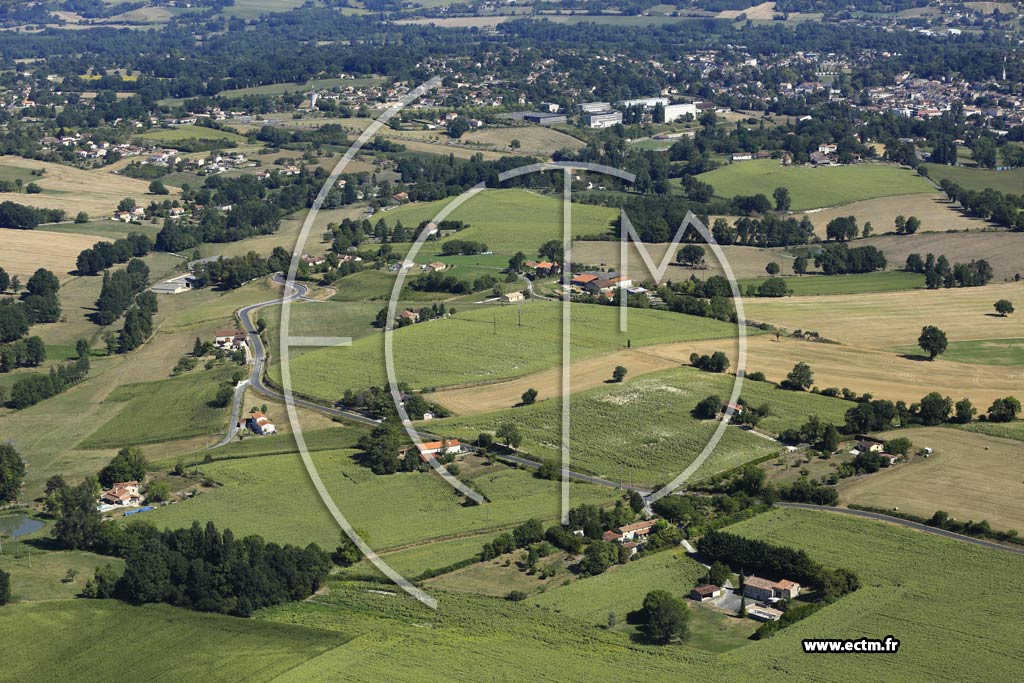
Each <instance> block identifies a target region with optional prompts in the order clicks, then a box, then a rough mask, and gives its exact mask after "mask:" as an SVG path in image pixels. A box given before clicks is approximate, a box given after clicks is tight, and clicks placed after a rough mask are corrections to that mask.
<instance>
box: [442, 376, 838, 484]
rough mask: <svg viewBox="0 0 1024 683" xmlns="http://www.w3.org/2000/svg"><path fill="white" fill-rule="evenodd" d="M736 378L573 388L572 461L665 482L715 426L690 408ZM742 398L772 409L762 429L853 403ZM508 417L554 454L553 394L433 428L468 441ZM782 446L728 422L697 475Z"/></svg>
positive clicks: (757, 387) (538, 448)
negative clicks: (517, 405)
mask: <svg viewBox="0 0 1024 683" xmlns="http://www.w3.org/2000/svg"><path fill="white" fill-rule="evenodd" d="M733 380H734V378H733V377H732V376H729V375H719V374H714V373H704V372H700V371H699V370H695V369H692V368H676V369H673V370H667V371H664V372H661V373H657V374H651V375H646V376H644V377H641V378H639V379H635V380H632V381H626V382H625V383H623V384H610V385H607V386H605V387H602V388H599V389H591V390H589V391H584V392H580V393H575V394H573V397H572V401H571V403H570V409H571V423H570V446H571V449H572V456H571V457H572V462H573V467H578V468H580V469H583V470H586V471H590V472H594V473H596V474H600V475H602V476H605V477H607V478H611V479H613V480H618V479H619V478H628V477H630V476H632V479H633V481H634V482H642V483H647V484H653V483H657V482H666V481H669V480H670V479H671V478H673V477H674V476H675V475H676V474H678V473H680V472H682V471H683V469H685V467H686V466H687V465H688V464H689V463H690V462H692V461H693V459H694V458H696V457H697V455H698V454H699V453H700V451H701V449H703V448H704V446H705V445H706V444H707V443H708V441H709V440H710V438H711V435H712V434H713V433H714V430H715V428H716V427H717V426H718V422H716V421H714V420H697V419H695V418H693V417H692V416H691V415H690V410H691V409H692V408H693V407H694V406H695V405H696V404H697V403H698V402H699V401H700V400H701V399H703V398H704V397H705V396H709V395H717V396H719V397H720V398H722V399H723V400H726V399H728V397H729V394H730V392H731V391H732V384H733ZM742 396H743V398H744V399H745V400H747V401H748V402H749V403H751V404H752V405H755V406H760V405H762V404H767V405H768V407H769V408H770V411H769V415H768V417H766V418H764V419H763V421H762V422H761V425H760V426H759V429H761V430H763V431H767V432H774V433H778V432H780V431H782V430H783V429H786V428H789V427H799V426H800V425H801V424H803V423H804V422H806V420H807V417H808V415H811V414H817V415H818V416H819V417H821V419H822V420H825V421H830V422H835V423H842V421H843V414H844V413H845V412H846V410H847V409H848V408H849V407H850V405H852V404H850V403H849V402H847V401H843V400H841V399H836V398H827V397H824V396H817V395H814V394H809V393H803V392H792V391H785V390H782V389H777V388H775V387H774V386H773V385H770V384H767V383H765V382H745V383H744V384H743V393H742ZM541 398H542V399H545V398H548V397H546V396H543V395H542V396H541ZM506 422H513V423H514V424H515V425H516V426H517V427H519V430H520V432H521V433H522V435H523V445H522V449H523V450H524V451H526V452H528V453H530V454H531V455H533V456H534V457H544V458H555V459H557V458H558V457H559V444H560V437H559V434H560V433H561V432H560V430H561V402H560V401H559V400H558V399H557V397H555V398H552V399H551V400H542V401H540V402H538V403H537V404H535V405H532V406H526V407H521V408H514V409H512V410H506V411H502V412H497V413H489V414H485V415H478V416H474V417H466V418H448V419H445V420H435V421H433V422H432V423H431V430H433V431H435V432H437V431H438V430H442V429H443V430H447V432H450V433H452V434H454V435H456V436H459V437H461V438H465V439H468V438H472V437H474V436H475V435H476V434H478V433H480V432H484V431H494V430H495V429H497V427H499V426H500V425H502V424H504V423H506ZM779 449H781V446H780V445H779V444H776V443H773V442H771V441H769V440H766V439H764V438H761V437H759V436H756V435H754V434H751V433H750V432H747V431H744V430H741V429H739V428H738V427H736V428H729V429H727V430H726V431H725V434H724V435H723V437H722V440H721V442H719V444H718V446H717V448H716V450H715V452H714V454H713V455H712V456H711V457H710V458H709V459H708V460H707V462H705V464H704V465H703V466H702V467H701V468H700V469H699V470H698V472H697V476H707V475H711V474H714V473H716V472H720V471H723V470H727V469H731V468H733V467H737V466H739V465H741V464H743V463H744V462H746V461H748V460H752V459H754V458H757V457H760V456H763V455H768V454H770V453H773V452H774V451H776V450H779Z"/></svg>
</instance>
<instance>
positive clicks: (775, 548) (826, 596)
mask: <svg viewBox="0 0 1024 683" xmlns="http://www.w3.org/2000/svg"><path fill="white" fill-rule="evenodd" d="M697 550H698V551H699V552H700V553H701V555H703V556H704V557H705V558H706V559H707V560H708V561H711V562H716V561H717V562H721V563H723V564H725V565H728V566H729V567H733V568H738V569H742V570H743V571H749V572H756V573H757V574H759V575H763V576H766V577H768V578H773V579H784V578H785V579H791V580H794V581H797V582H798V583H800V584H802V585H804V586H810V587H812V588H814V589H816V590H818V591H820V594H821V597H822V600H823V601H825V602H830V601H833V600H836V599H838V598H841V597H842V596H844V595H846V594H847V593H852V592H853V591H855V590H857V589H858V588H860V580H859V579H858V578H857V575H856V574H854V573H853V572H852V571H850V570H848V569H842V568H836V569H831V568H827V567H824V566H822V565H820V564H818V563H816V562H814V561H813V560H811V558H810V557H809V556H808V555H807V553H806V552H804V551H803V550H795V549H793V548H788V547H786V546H779V545H774V544H771V543H766V542H765V541H759V540H755V539H750V538H744V537H743V536H739V535H737V534H732V533H729V532H727V531H720V530H717V529H712V530H710V531H708V532H707V533H705V534H704V536H702V537H701V538H700V540H698V541H697Z"/></svg>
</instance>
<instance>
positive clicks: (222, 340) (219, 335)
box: [213, 330, 247, 350]
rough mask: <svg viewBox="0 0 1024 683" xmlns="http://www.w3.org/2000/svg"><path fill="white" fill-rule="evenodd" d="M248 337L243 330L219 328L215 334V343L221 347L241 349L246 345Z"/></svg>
mask: <svg viewBox="0 0 1024 683" xmlns="http://www.w3.org/2000/svg"><path fill="white" fill-rule="evenodd" d="M246 337H247V335H246V334H245V332H242V331H241V330H218V331H217V332H215V333H214V335H213V344H214V346H216V347H217V348H220V349H232V350H233V349H239V348H242V347H243V346H245V340H246Z"/></svg>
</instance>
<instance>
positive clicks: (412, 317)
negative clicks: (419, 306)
mask: <svg viewBox="0 0 1024 683" xmlns="http://www.w3.org/2000/svg"><path fill="white" fill-rule="evenodd" d="M398 317H400V318H402V319H403V320H408V321H409V322H412V323H418V322H419V321H420V313H419V311H414V310H412V309H411V308H407V309H405V310H404V311H402V312H401V313H400V314H399V316H398Z"/></svg>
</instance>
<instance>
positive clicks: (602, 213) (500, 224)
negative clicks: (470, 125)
mask: <svg viewBox="0 0 1024 683" xmlns="http://www.w3.org/2000/svg"><path fill="white" fill-rule="evenodd" d="M450 201H451V200H448V199H442V200H440V201H436V202H426V203H422V204H409V205H407V206H402V207H398V208H396V209H392V210H390V211H387V212H385V213H382V214H380V215H379V217H380V218H383V219H384V220H385V221H386V222H387V224H388V225H389V226H392V227H393V226H394V225H395V222H396V221H399V220H400V221H402V224H403V225H405V226H412V227H415V226H416V225H419V223H420V222H422V221H429V220H433V219H434V217H435V216H437V214H438V212H439V211H441V209H442V208H444V207H445V206H447V204H448V203H449V202H450ZM615 215H616V214H615V212H614V211H613V210H612V209H608V208H605V207H601V206H591V205H588V204H573V205H572V229H573V234H595V233H604V232H607V231H608V228H609V224H610V222H611V221H612V219H614V218H615ZM376 218H377V217H375V218H374V221H375V222H376ZM448 219H449V220H460V221H464V222H466V223H468V224H469V226H470V227H468V228H466V229H465V230H460V231H459V232H458V233H457V234H454V235H452V236H450V237H446V238H444V239H441V240H438V241H436V242H435V241H429V242H424V243H423V247H422V248H421V250H420V254H440V253H441V245H443V244H444V243H445V242H446V241H448V240H451V239H459V240H475V241H480V242H483V243H485V244H486V245H487V246H488V247H489V248H490V250H491V251H493V252H496V253H499V254H507V256H506V261H507V258H508V256H511V255H512V254H514V253H516V252H517V251H522V252H524V253H525V254H526V255H527V257H529V258H534V257H536V253H535V251H536V249H537V248H538V247H540V245H542V244H544V243H545V242H547V241H548V240H553V239H557V240H561V239H562V201H561V198H559V197H546V196H543V195H539V194H535V193H532V192H527V191H524V190H486V191H484V192H482V193H480V194H478V195H477V196H475V197H473V198H472V199H469V200H468V201H466V203H465V204H463V205H462V206H460V207H459V208H458V209H456V210H455V211H454V212H452V214H451V215H450V216H448Z"/></svg>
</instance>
